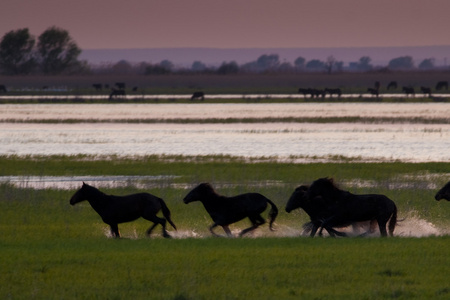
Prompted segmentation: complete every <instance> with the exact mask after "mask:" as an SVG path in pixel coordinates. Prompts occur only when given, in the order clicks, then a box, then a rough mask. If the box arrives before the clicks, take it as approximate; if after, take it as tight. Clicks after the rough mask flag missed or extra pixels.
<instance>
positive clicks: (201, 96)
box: [191, 92, 205, 100]
mask: <svg viewBox="0 0 450 300" xmlns="http://www.w3.org/2000/svg"><path fill="white" fill-rule="evenodd" d="M195 99H201V100H204V99H205V93H203V92H194V93H193V94H192V97H191V100H195Z"/></svg>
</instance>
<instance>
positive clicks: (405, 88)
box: [402, 86, 415, 97]
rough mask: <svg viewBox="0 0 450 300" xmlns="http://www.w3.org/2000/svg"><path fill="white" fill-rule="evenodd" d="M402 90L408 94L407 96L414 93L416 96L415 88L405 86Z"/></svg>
mask: <svg viewBox="0 0 450 300" xmlns="http://www.w3.org/2000/svg"><path fill="white" fill-rule="evenodd" d="M402 92H404V93H405V94H406V97H409V95H412V96H413V97H414V96H415V92H414V88H412V87H407V86H404V87H403V88H402Z"/></svg>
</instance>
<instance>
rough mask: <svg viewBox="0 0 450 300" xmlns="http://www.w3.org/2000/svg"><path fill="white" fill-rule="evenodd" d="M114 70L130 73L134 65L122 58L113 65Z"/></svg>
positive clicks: (118, 72)
mask: <svg viewBox="0 0 450 300" xmlns="http://www.w3.org/2000/svg"><path fill="white" fill-rule="evenodd" d="M111 69H112V72H113V73H115V74H130V73H132V71H133V66H132V65H131V64H130V63H129V62H128V61H126V60H124V59H122V60H120V61H118V62H117V63H115V64H114V65H113V66H112V68H111Z"/></svg>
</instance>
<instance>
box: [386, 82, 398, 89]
mask: <svg viewBox="0 0 450 300" xmlns="http://www.w3.org/2000/svg"><path fill="white" fill-rule="evenodd" d="M397 87H398V85H397V81H391V82H389V84H388V85H387V87H386V89H387V90H388V91H389V90H390V89H394V90H395V89H396V88H397Z"/></svg>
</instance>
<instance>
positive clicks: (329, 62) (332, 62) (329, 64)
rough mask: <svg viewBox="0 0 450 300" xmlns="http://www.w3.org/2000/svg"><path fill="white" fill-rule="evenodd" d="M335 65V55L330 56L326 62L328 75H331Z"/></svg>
mask: <svg viewBox="0 0 450 300" xmlns="http://www.w3.org/2000/svg"><path fill="white" fill-rule="evenodd" d="M335 64H336V58H334V56H333V55H330V56H328V57H327V61H326V62H325V68H326V69H327V72H328V74H331V72H332V71H333V67H334V65H335Z"/></svg>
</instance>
